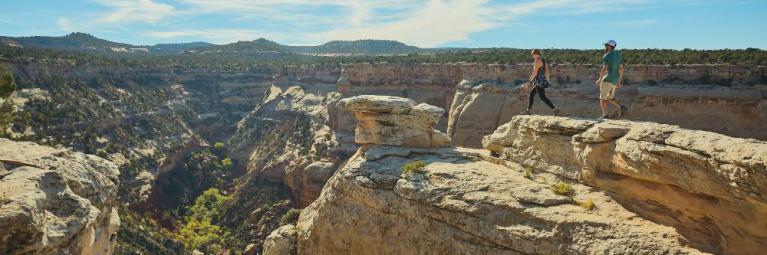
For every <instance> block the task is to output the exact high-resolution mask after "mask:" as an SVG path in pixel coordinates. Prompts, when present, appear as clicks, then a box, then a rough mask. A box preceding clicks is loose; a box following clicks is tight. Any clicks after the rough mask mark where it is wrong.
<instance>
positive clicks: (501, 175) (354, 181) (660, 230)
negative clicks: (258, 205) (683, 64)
mask: <svg viewBox="0 0 767 255" xmlns="http://www.w3.org/2000/svg"><path fill="white" fill-rule="evenodd" d="M371 98H373V97H370V98H368V99H371ZM384 101H386V100H384ZM380 103H381V104H369V105H389V104H386V103H385V102H380ZM368 108H370V109H367V108H365V109H361V108H359V107H357V108H355V107H351V108H350V110H352V111H355V112H357V111H368V112H371V111H375V110H376V109H377V108H379V107H373V106H371V107H368ZM389 112H390V113H391V112H392V111H389ZM400 114H405V113H400ZM536 118H541V119H542V120H537V119H536ZM529 119H530V121H532V122H535V121H538V122H543V123H549V122H546V120H547V119H546V118H545V117H529ZM523 120H526V119H525V118H522V117H517V118H515V119H514V121H512V122H511V123H510V124H508V125H506V126H509V125H514V123H518V122H519V121H523ZM556 120H558V121H559V122H561V124H559V125H554V124H548V125H544V124H541V125H543V126H545V127H550V128H549V129H545V130H542V129H534V130H525V131H524V135H525V137H542V138H540V139H545V138H549V137H550V136H554V138H556V139H558V140H555V141H553V142H551V141H549V142H548V143H554V145H553V146H552V147H551V148H548V147H545V146H546V145H545V144H544V142H545V141H544V140H541V141H540V146H541V147H545V148H547V150H546V153H539V154H540V155H554V156H552V157H543V156H540V157H534V156H536V155H538V154H530V158H532V159H537V160H538V161H540V162H539V163H537V164H533V163H530V162H528V161H527V160H519V159H517V158H513V157H510V156H507V155H512V154H510V153H506V152H505V151H506V150H511V151H514V149H515V148H518V147H515V143H523V141H527V140H525V139H528V138H523V137H521V136H519V135H518V134H517V133H513V132H512V133H513V134H509V132H505V131H504V130H505V129H503V128H502V129H499V131H498V133H497V135H495V136H493V137H488V138H487V139H486V143H488V148H490V149H492V150H493V151H495V152H501V155H502V157H500V158H499V157H495V156H492V155H491V154H490V153H489V151H485V150H476V149H465V148H449V147H447V148H434V147H432V148H417V147H403V146H389V145H380V144H373V143H368V144H367V145H365V146H363V147H361V148H360V149H359V150H358V151H357V153H356V154H355V155H354V156H352V157H351V158H350V159H349V160H348V161H347V162H346V163H344V164H343V165H342V166H341V167H340V168H339V170H338V171H336V173H335V174H334V175H333V177H332V178H331V179H330V180H329V181H328V183H327V184H326V185H325V187H324V189H323V191H322V193H321V195H320V197H319V198H318V199H317V200H316V201H315V202H313V203H312V204H311V205H309V206H308V207H307V208H305V209H304V210H303V211H302V212H301V215H300V217H299V220H298V223H297V224H296V225H295V227H293V226H292V225H286V226H284V227H283V228H281V229H280V230H279V231H275V232H274V233H273V234H272V235H270V237H269V238H268V239H267V240H266V242H267V243H269V249H267V250H265V251H267V252H268V253H267V254H290V253H291V252H297V253H298V254H360V253H365V254H605V253H607V254H629V253H642V254H700V253H703V252H705V251H715V252H721V250H712V249H711V248H712V247H707V246H702V245H701V243H702V242H705V241H708V240H707V239H700V236H696V235H688V234H687V229H684V228H678V227H679V226H677V225H674V224H670V223H669V222H666V221H663V220H661V219H658V218H657V217H655V216H658V215H667V216H668V217H672V218H673V217H674V212H673V211H671V212H670V211H667V210H662V208H660V209H659V208H658V207H655V209H657V210H655V211H654V213H655V216H653V215H652V214H647V213H646V210H648V209H647V208H644V209H645V211H643V210H641V209H642V208H635V207H632V206H629V205H627V204H626V203H625V200H624V198H626V197H627V194H620V193H619V194H617V195H616V194H614V193H613V192H615V191H613V190H611V189H602V188H600V187H599V186H589V185H593V184H592V182H589V181H579V180H580V179H581V178H582V177H583V176H585V175H584V174H579V173H580V172H581V171H585V170H579V171H574V170H571V169H570V168H573V167H576V166H580V165H579V164H578V163H577V159H579V158H583V159H584V160H585V159H587V158H588V159H591V158H592V157H588V156H585V157H576V156H575V155H580V154H576V153H575V152H572V151H574V150H575V149H574V148H584V146H576V145H573V144H572V143H570V142H569V141H570V140H573V141H574V140H576V139H574V138H571V136H574V135H576V134H579V133H580V131H581V130H584V129H588V128H589V127H591V126H593V125H595V122H593V121H591V122H589V121H581V120H576V119H568V118H558V119H556ZM535 123H537V122H535ZM624 123H625V125H627V126H629V127H634V125H637V126H639V125H642V124H641V123H633V122H624ZM520 125H527V124H526V123H520ZM506 126H504V127H506ZM539 126H540V125H539ZM650 129H652V128H650ZM677 129H678V128H677ZM371 130H372V131H376V130H380V128H379V127H375V126H371V125H358V127H357V135H362V136H365V135H367V134H366V133H369V132H371ZM548 130H553V131H548ZM504 132H505V133H504ZM520 132H523V131H520ZM557 132H559V133H557ZM627 132H630V131H627ZM607 133H609V134H615V133H619V132H607ZM649 133H653V132H649ZM658 133H663V132H658ZM507 134H508V135H507ZM552 134H565V135H552ZM666 134H668V133H666ZM707 134H708V133H707ZM390 135H394V134H390ZM568 135H569V136H568ZM395 136H396V135H395ZM583 137H590V136H586V135H583ZM722 137H723V136H722ZM567 138H570V139H567ZM531 139H532V138H531ZM729 139H733V138H729ZM578 141H584V139H581V140H578ZM490 144H493V145H490ZM560 144H561V146H562V147H564V146H565V144H570V147H568V148H569V149H570V151H571V152H569V154H567V153H566V152H562V151H561V150H560V148H559V147H558V146H559V145H560ZM519 146H522V147H519V149H520V150H524V149H525V148H528V147H534V146H531V145H529V144H519ZM677 146H681V147H684V146H687V148H690V149H691V150H692V148H698V147H697V145H693V144H684V143H679V144H677ZM534 148H537V147H534ZM698 149H699V148H698ZM583 150H587V149H581V150H575V151H583ZM547 153H548V154H547ZM749 153H750V154H749ZM749 153H746V154H748V155H742V156H743V157H738V156H735V157H733V158H730V159H729V160H731V162H738V164H745V165H749V166H753V167H752V168H749V169H751V170H754V171H761V173H763V172H764V171H765V170H764V169H763V166H764V165H763V164H762V163H759V162H761V157H763V156H757V155H756V154H758V153H760V152H759V151H751V152H749ZM565 154H567V155H572V156H573V157H574V158H575V159H573V160H570V161H567V160H565V159H562V157H564V156H562V157H559V158H558V157H555V156H556V155H565ZM514 155H516V154H514ZM749 155H750V158H749V157H748V156H749ZM642 157H644V158H645V161H649V162H656V161H660V160H664V159H663V158H662V157H661V156H660V155H654V154H645V155H642ZM608 159H609V157H608ZM750 159H757V160H756V161H751V160H750ZM703 161H705V160H703ZM561 162H576V163H574V164H571V165H566V166H567V167H569V168H566V169H565V167H559V168H557V167H556V166H555V165H556V164H564V163H561ZM706 162H708V161H706ZM584 164H585V163H584ZM760 164H761V165H760ZM419 165H420V166H419ZM587 168H588V169H593V168H589V167H583V169H587ZM645 169H646V168H645ZM650 170H652V169H646V171H650ZM702 170H705V169H699V171H702ZM725 175H726V174H725ZM728 176H729V175H728ZM594 178H596V177H594ZM753 178H757V177H753ZM758 178H762V177H758ZM758 178H757V179H751V180H746V179H748V178H746V179H741V180H740V181H739V183H744V184H751V185H750V186H749V187H754V186H759V185H760V184H755V183H764V182H763V181H762V180H761V179H758ZM584 179H588V178H584ZM604 181H607V180H604ZM620 184H621V183H619V182H616V185H620ZM722 188H725V189H729V190H731V191H733V192H736V193H738V192H739V191H736V189H733V188H732V187H731V186H730V187H722ZM746 193H747V192H746ZM742 195H746V194H745V193H742ZM640 197H641V196H639V195H637V198H640ZM753 199H758V198H753ZM640 200H641V199H640ZM685 206H688V205H685ZM700 209H701V210H702V209H703V208H700ZM709 211H711V212H713V211H716V210H715V209H714V210H709ZM743 227H745V226H743ZM293 239H295V243H294V241H293ZM752 245H753V244H752Z"/></svg>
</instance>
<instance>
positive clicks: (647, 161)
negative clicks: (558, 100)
mask: <svg viewBox="0 0 767 255" xmlns="http://www.w3.org/2000/svg"><path fill="white" fill-rule="evenodd" d="M483 145H484V146H485V148H487V149H489V150H491V151H493V152H495V153H497V154H499V155H500V156H501V157H502V158H504V159H506V160H510V161H513V162H519V163H521V164H523V165H526V166H529V167H532V168H534V169H537V170H539V171H543V172H547V173H552V174H555V175H557V176H560V177H563V178H567V179H570V180H574V181H576V180H577V181H580V182H582V183H584V184H586V185H589V186H593V187H597V188H600V189H604V190H605V191H607V192H609V193H610V194H613V195H612V197H614V198H615V200H616V201H617V202H619V203H620V204H622V205H623V206H624V207H626V208H627V209H629V210H630V211H632V212H634V213H636V214H637V215H639V216H641V217H644V218H646V219H649V220H651V221H653V222H657V223H660V224H663V225H668V226H672V227H674V228H676V229H677V230H678V231H679V232H680V233H681V234H682V235H684V236H685V237H686V238H687V240H689V241H690V243H691V244H692V245H693V247H696V248H698V249H701V250H704V251H709V252H713V253H717V254H722V253H726V254H759V253H760V252H761V251H763V250H764V249H767V242H766V241H765V240H767V220H765V219H764V217H762V215H765V214H766V213H767V199H766V198H767V197H765V194H767V143H765V142H760V141H757V140H753V139H740V138H732V137H728V136H724V135H720V134H715V133H710V132H704V131H694V130H687V129H682V128H679V127H677V126H671V125H663V124H655V123H646V122H631V121H604V122H596V121H591V120H581V119H570V118H562V117H543V116H517V117H514V118H513V119H512V120H511V122H509V123H507V124H504V125H503V126H501V127H500V128H498V130H497V131H495V132H494V133H493V134H492V135H489V136H486V137H485V139H484V140H483Z"/></svg>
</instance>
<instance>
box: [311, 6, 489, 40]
mask: <svg viewBox="0 0 767 255" xmlns="http://www.w3.org/2000/svg"><path fill="white" fill-rule="evenodd" d="M485 3H487V1H486V0H464V1H442V0H431V1H429V2H428V3H427V4H425V5H423V6H421V7H420V8H418V9H416V10H414V11H411V12H410V13H409V14H408V15H407V17H406V18H403V19H400V20H396V21H392V22H381V23H365V24H362V25H358V26H354V27H344V28H336V29H331V30H328V31H324V32H320V33H317V34H314V35H312V36H310V37H311V38H314V39H315V41H328V40H354V39H391V40H398V41H402V42H405V43H408V44H413V45H417V46H421V47H433V46H437V45H440V44H443V43H446V42H453V41H462V40H468V39H469V35H470V34H471V33H475V32H479V31H484V30H487V29H490V28H493V27H495V26H496V24H493V23H492V22H490V21H489V20H488V19H487V17H488V16H489V15H491V14H492V11H491V10H490V9H488V8H487V7H485V6H483V5H484V4H485Z"/></svg>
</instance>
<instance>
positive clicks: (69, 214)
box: [0, 139, 120, 255]
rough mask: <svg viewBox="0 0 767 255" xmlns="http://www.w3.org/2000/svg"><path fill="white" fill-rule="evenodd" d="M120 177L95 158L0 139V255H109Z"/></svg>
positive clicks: (112, 167)
mask: <svg viewBox="0 0 767 255" xmlns="http://www.w3.org/2000/svg"><path fill="white" fill-rule="evenodd" d="M118 175H119V172H118V170H117V166H116V165H114V164H113V163H111V162H109V161H107V160H105V159H102V158H99V157H96V156H93V155H86V154H83V153H78V152H72V151H70V150H68V149H61V148H51V147H46V146H40V145H37V144H34V143H29V142H12V141H10V140H6V139H0V229H2V231H1V232H0V235H1V236H0V254H86V255H87V254H93V255H97V254H111V253H112V251H113V249H114V245H115V242H116V239H115V238H116V234H117V228H118V227H119V225H120V219H119V216H118V215H117V209H116V208H115V207H116V202H115V201H116V198H117V186H118V183H119V178H118Z"/></svg>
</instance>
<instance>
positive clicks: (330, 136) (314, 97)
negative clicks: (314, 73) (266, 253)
mask: <svg viewBox="0 0 767 255" xmlns="http://www.w3.org/2000/svg"><path fill="white" fill-rule="evenodd" d="M295 78H296V77H295V76H293V77H290V76H277V77H275V79H274V82H273V84H272V86H271V89H270V91H269V93H268V95H266V96H265V97H264V99H263V102H262V103H261V104H260V105H259V106H258V107H256V108H255V109H254V110H253V111H251V112H249V113H248V114H247V115H246V116H245V118H243V119H242V120H241V121H240V122H239V123H238V124H237V131H236V132H235V133H234V135H233V136H232V138H231V139H230V140H229V144H230V147H231V148H230V151H232V152H233V153H232V156H233V157H234V158H235V159H236V160H238V161H241V162H247V173H246V174H244V175H243V176H242V177H241V178H240V179H239V180H237V181H236V186H235V188H234V192H233V206H232V208H229V209H228V210H227V216H226V217H227V220H226V221H227V222H228V223H229V224H230V225H231V226H234V227H235V228H237V231H236V232H237V235H238V236H241V239H243V240H249V241H250V242H253V243H254V246H255V250H257V251H261V249H262V248H261V247H262V242H263V240H264V239H265V238H266V237H267V235H269V233H270V232H272V231H273V230H274V229H276V228H277V227H279V222H280V221H281V217H282V216H283V215H284V214H286V213H287V212H288V210H289V209H291V208H303V207H305V206H306V205H308V204H309V203H311V202H312V201H314V200H315V199H316V198H317V197H318V196H319V194H320V191H321V190H322V187H323V185H324V184H325V182H326V181H327V179H328V178H330V176H332V174H333V172H334V171H335V170H336V168H337V166H338V164H340V163H341V162H342V161H343V160H345V159H346V158H348V157H349V155H351V154H352V153H354V151H355V150H356V145H354V144H353V140H352V139H353V137H352V136H350V134H348V133H345V132H336V131H334V130H332V129H331V126H333V125H340V124H338V122H339V120H337V119H336V118H335V117H331V116H330V115H331V113H330V111H331V110H332V109H337V108H338V107H337V104H338V100H339V99H340V94H339V93H337V92H335V91H336V85H335V83H323V81H322V80H315V79H295ZM333 112H335V111H333ZM336 113H337V112H336ZM336 116H339V115H338V114H336ZM340 116H343V114H341V115H340ZM343 118H348V116H347V117H343ZM331 122H332V123H331Z"/></svg>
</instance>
